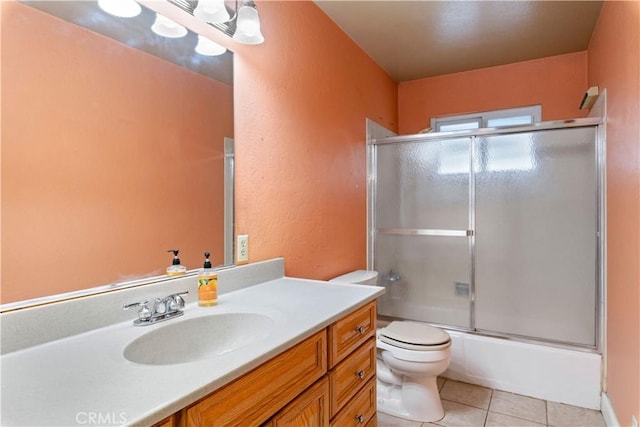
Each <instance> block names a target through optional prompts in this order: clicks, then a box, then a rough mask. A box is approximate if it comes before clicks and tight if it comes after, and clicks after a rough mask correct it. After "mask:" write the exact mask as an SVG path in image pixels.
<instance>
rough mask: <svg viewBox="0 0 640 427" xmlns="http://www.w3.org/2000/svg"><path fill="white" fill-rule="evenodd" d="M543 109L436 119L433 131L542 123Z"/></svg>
mask: <svg viewBox="0 0 640 427" xmlns="http://www.w3.org/2000/svg"><path fill="white" fill-rule="evenodd" d="M541 117H542V107H541V106H540V105H534V106H531V107H521V108H510V109H508V110H496V111H487V112H484V113H475V114H464V115H459V116H447V117H435V118H432V119H431V129H433V130H434V131H436V132H450V131H455V130H470V129H479V128H492V127H501V126H518V125H529V124H533V123H537V122H540V121H541Z"/></svg>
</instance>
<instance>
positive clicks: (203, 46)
mask: <svg viewBox="0 0 640 427" xmlns="http://www.w3.org/2000/svg"><path fill="white" fill-rule="evenodd" d="M226 51H227V49H226V48H224V47H223V46H220V45H219V44H218V43H216V42H213V41H211V40H209V39H208V38H206V37H203V36H201V35H198V44H197V45H196V52H198V53H199V54H200V55H205V56H218V55H222V54H223V53H225V52H226Z"/></svg>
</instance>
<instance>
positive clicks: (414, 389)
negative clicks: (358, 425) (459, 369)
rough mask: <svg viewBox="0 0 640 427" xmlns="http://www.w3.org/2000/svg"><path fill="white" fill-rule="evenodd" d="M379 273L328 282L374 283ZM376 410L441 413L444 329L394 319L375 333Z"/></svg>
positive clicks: (416, 416) (414, 415)
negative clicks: (438, 380)
mask: <svg viewBox="0 0 640 427" xmlns="http://www.w3.org/2000/svg"><path fill="white" fill-rule="evenodd" d="M377 278H378V273H377V272H375V271H367V270H358V271H354V272H352V273H347V274H345V275H342V276H340V277H336V278H335V279H332V280H331V282H337V283H351V284H368V285H375V284H376V283H377ZM376 347H377V363H376V365H377V366H376V367H377V393H378V402H377V403H378V411H380V412H384V413H386V414H389V415H393V416H396V417H400V418H405V419H408V420H412V421H420V422H433V421H437V420H440V419H441V418H442V417H444V409H443V408H442V403H441V401H440V393H439V392H438V385H437V377H438V375H440V374H442V373H443V372H444V371H445V370H446V369H447V367H448V366H449V362H450V360H451V338H450V337H449V334H447V333H446V332H445V331H444V330H442V329H439V328H435V327H433V326H429V325H427V324H425V323H421V322H414V321H405V320H403V321H393V322H391V323H389V325H387V326H386V327H384V328H381V329H378V330H377V333H376Z"/></svg>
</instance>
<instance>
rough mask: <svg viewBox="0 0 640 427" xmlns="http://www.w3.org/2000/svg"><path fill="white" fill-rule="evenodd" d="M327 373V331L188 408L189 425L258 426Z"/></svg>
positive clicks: (187, 418) (187, 422)
mask: <svg viewBox="0 0 640 427" xmlns="http://www.w3.org/2000/svg"><path fill="white" fill-rule="evenodd" d="M326 372H327V337H326V332H325V330H322V331H320V332H318V333H317V334H315V335H313V336H312V337H310V338H307V339H306V340H305V341H303V342H302V343H300V344H298V345H296V346H295V347H293V348H291V349H289V350H287V351H285V352H284V353H282V354H280V355H278V356H276V357H274V358H273V359H271V360H269V361H268V362H265V363H264V364H262V365H260V366H259V367H257V368H256V369H254V370H253V371H251V372H249V373H248V374H246V375H244V376H242V377H240V378H239V379H237V380H235V381H234V382H232V383H231V384H229V385H226V386H225V387H223V388H222V389H220V390H218V391H216V392H214V393H213V394H211V395H210V396H207V397H205V398H204V399H202V400H201V401H200V402H198V403H196V404H195V405H193V406H191V407H189V408H187V409H186V411H185V412H186V416H185V417H184V418H186V420H184V424H186V425H187V426H189V427H191V426H194V427H195V426H198V427H200V426H243V427H245V426H247V427H248V426H258V425H260V424H262V423H264V422H265V421H266V420H267V419H269V417H271V416H272V415H273V414H275V413H276V412H277V411H278V410H279V409H280V408H282V407H283V405H284V404H286V403H287V402H290V401H291V400H293V399H294V398H295V397H296V396H298V395H299V394H300V393H302V392H303V391H304V390H305V389H306V388H307V387H309V386H310V385H311V384H313V383H314V382H315V381H316V380H317V379H319V378H320V377H322V376H323V375H324V374H325V373H326Z"/></svg>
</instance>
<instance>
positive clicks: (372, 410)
mask: <svg viewBox="0 0 640 427" xmlns="http://www.w3.org/2000/svg"><path fill="white" fill-rule="evenodd" d="M375 417H376V379H375V377H374V378H371V379H370V380H369V382H368V383H367V384H366V385H365V386H364V388H363V389H362V390H361V391H360V393H358V394H357V395H356V396H355V397H354V398H353V399H351V400H350V401H349V403H347V405H346V406H345V407H344V408H342V410H341V411H340V412H339V413H338V415H336V416H335V417H334V418H333V420H331V427H350V426H352V427H362V426H366V425H367V423H369V422H370V421H371V420H372V419H375ZM374 425H375V424H374Z"/></svg>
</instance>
